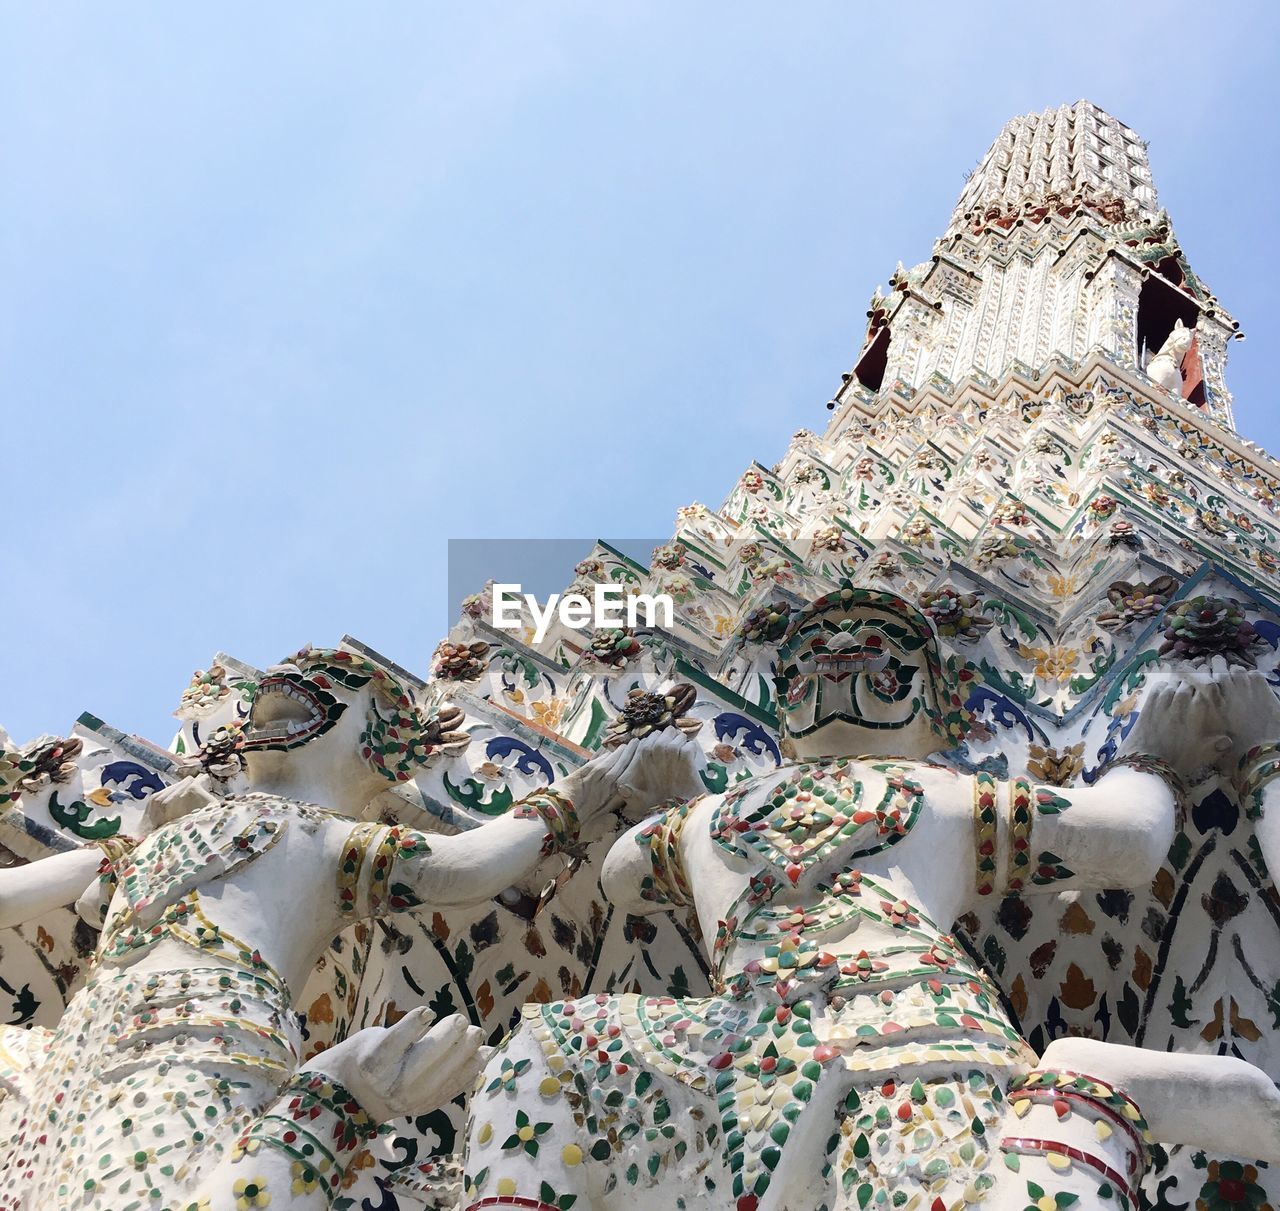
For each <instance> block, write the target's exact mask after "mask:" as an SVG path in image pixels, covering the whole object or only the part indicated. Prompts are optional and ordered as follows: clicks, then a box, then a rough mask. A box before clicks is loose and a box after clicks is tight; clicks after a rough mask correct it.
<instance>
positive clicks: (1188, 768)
mask: <svg viewBox="0 0 1280 1211" xmlns="http://www.w3.org/2000/svg"><path fill="white" fill-rule="evenodd" d="M1156 676H1157V677H1160V676H1162V675H1161V674H1157V675H1156ZM1221 680H1222V677H1221V672H1220V671H1219V670H1213V671H1202V670H1199V669H1195V668H1186V667H1184V668H1182V669H1180V670H1179V672H1178V673H1177V674H1176V675H1175V674H1173V673H1172V672H1168V673H1165V674H1163V679H1162V680H1154V682H1153V684H1151V685H1150V686H1149V688H1148V690H1147V693H1146V696H1145V698H1144V699H1143V702H1142V709H1141V712H1140V713H1139V715H1138V721H1137V723H1135V724H1134V726H1133V729H1132V730H1131V731H1130V732H1129V734H1128V736H1126V737H1125V740H1124V742H1123V744H1121V746H1120V755H1121V756H1128V755H1139V754H1140V755H1144V756H1150V757H1158V758H1160V759H1161V760H1162V761H1167V762H1168V763H1169V765H1171V766H1172V767H1173V768H1174V769H1175V770H1177V771H1178V773H1180V774H1182V775H1183V776H1184V777H1185V776H1190V775H1192V774H1195V773H1196V772H1198V771H1200V770H1202V769H1204V768H1205V767H1206V766H1209V765H1214V764H1216V763H1218V762H1220V761H1221V760H1222V757H1223V753H1224V752H1225V751H1226V750H1228V749H1230V748H1231V741H1230V739H1229V738H1228V737H1227V736H1226V734H1225V729H1226V721H1225V718H1224V706H1223V690H1222V685H1221Z"/></svg>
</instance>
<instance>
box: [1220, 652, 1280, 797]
mask: <svg viewBox="0 0 1280 1211" xmlns="http://www.w3.org/2000/svg"><path fill="white" fill-rule="evenodd" d="M1213 689H1214V693H1215V694H1216V702H1217V705H1218V710H1219V713H1220V725H1221V729H1222V731H1224V732H1226V734H1227V735H1228V737H1230V741H1231V747H1230V753H1229V754H1227V753H1225V752H1224V755H1223V759H1222V765H1223V768H1224V769H1226V770H1227V771H1228V772H1232V771H1234V769H1235V768H1236V766H1237V765H1238V764H1239V762H1240V759H1241V758H1242V757H1243V756H1244V755H1245V753H1247V752H1248V751H1249V750H1250V749H1251V748H1254V747H1255V746H1256V745H1259V744H1275V743H1276V742H1277V741H1280V699H1277V698H1276V694H1275V690H1273V689H1272V688H1271V686H1270V685H1269V684H1268V682H1267V679H1266V677H1265V676H1264V675H1263V674H1262V673H1260V672H1258V670H1257V669H1247V668H1242V667H1240V666H1239V665H1229V666H1228V665H1225V662H1224V667H1223V668H1222V669H1221V670H1220V671H1219V673H1218V676H1217V678H1216V679H1215V682H1214V686H1213Z"/></svg>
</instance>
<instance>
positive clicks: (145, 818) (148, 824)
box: [138, 776, 218, 837]
mask: <svg viewBox="0 0 1280 1211" xmlns="http://www.w3.org/2000/svg"><path fill="white" fill-rule="evenodd" d="M206 781H207V779H205V778H204V777H203V776H201V777H198V778H181V779H179V780H178V781H177V782H175V783H173V784H172V785H171V786H166V787H165V788H164V790H161V791H156V793H155V794H154V795H152V796H151V797H150V798H149V799H148V800H147V806H146V807H145V808H144V809H143V812H142V823H141V825H140V826H139V829H138V831H139V833H140V834H141V835H142V836H144V837H145V836H147V835H148V834H150V833H153V832H155V831H156V829H158V828H163V827H164V826H165V825H166V824H172V823H173V821H174V820H179V819H181V818H182V817H183V816H189V815H190V814H191V813H192V812H194V811H199V809H200V808H202V807H208V806H209V805H210V804H211V803H217V802H218V797H217V795H215V794H214V793H213V792H212V791H211V790H209V788H208V786H207V785H206Z"/></svg>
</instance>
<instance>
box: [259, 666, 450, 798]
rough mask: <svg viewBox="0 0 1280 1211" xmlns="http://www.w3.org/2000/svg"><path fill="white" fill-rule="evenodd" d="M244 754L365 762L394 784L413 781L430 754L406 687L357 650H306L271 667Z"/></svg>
mask: <svg viewBox="0 0 1280 1211" xmlns="http://www.w3.org/2000/svg"><path fill="white" fill-rule="evenodd" d="M244 734H245V740H244V752H245V754H246V757H247V758H249V760H250V762H251V764H252V761H253V756H254V754H259V753H281V754H283V753H290V752H293V751H295V750H302V749H305V750H307V751H308V752H309V753H310V752H314V753H315V754H316V756H317V757H318V756H319V755H320V750H322V749H323V751H324V754H325V756H326V757H327V758H330V759H332V758H340V759H344V760H346V759H350V760H352V761H357V762H363V763H364V764H365V765H366V766H367V767H368V768H369V770H370V771H371V772H373V773H374V774H377V775H379V776H380V777H382V778H385V779H386V780H387V781H388V782H404V781H407V780H408V779H409V778H410V777H411V776H412V773H413V770H414V769H415V768H416V766H417V765H418V764H420V763H421V762H422V761H423V760H424V759H425V758H426V755H427V745H426V738H425V721H424V719H423V716H422V714H421V713H420V711H419V710H418V708H417V707H416V706H415V705H414V703H413V699H412V697H411V696H410V694H409V692H408V691H407V690H406V689H405V687H404V686H403V685H401V683H400V682H399V681H398V680H397V679H396V678H394V677H392V676H391V675H390V674H389V673H388V672H387V671H386V670H385V669H383V668H381V667H379V666H378V665H375V664H373V663H372V662H371V661H368V660H365V659H364V658H363V657H361V656H359V655H356V654H354V653H351V652H346V651H342V650H338V649H329V648H304V649H303V650H302V651H300V652H298V653H297V654H296V655H295V656H292V657H290V658H289V659H288V660H286V661H284V662H283V663H281V664H278V665H275V666H273V667H272V668H270V669H268V670H267V673H266V675H265V676H264V677H263V678H262V680H261V681H260V682H259V684H258V690H257V693H256V695H255V696H254V700H253V705H252V706H251V707H250V710H249V718H248V721H247V724H246V727H245V733H244Z"/></svg>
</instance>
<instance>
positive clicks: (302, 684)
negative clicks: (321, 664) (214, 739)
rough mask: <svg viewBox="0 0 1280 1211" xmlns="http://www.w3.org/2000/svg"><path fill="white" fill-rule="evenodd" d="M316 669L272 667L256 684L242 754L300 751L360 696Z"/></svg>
mask: <svg viewBox="0 0 1280 1211" xmlns="http://www.w3.org/2000/svg"><path fill="white" fill-rule="evenodd" d="M336 689H337V692H335V685H334V682H333V681H332V680H330V679H329V678H328V677H326V676H325V675H324V673H323V672H322V671H321V670H319V669H309V670H308V671H307V672H303V670H302V669H301V668H299V667H298V665H296V664H294V663H292V661H286V662H284V663H282V664H277V665H273V666H272V667H271V668H270V669H268V670H267V673H266V676H265V677H263V679H262V680H261V681H260V682H259V683H258V691H257V693H256V694H255V696H254V699H253V705H252V707H251V708H250V710H249V719H248V722H247V724H246V726H245V730H244V736H245V740H244V748H245V751H246V752H253V751H258V750H263V749H273V750H277V751H284V750H288V749H296V748H302V746H303V745H306V744H310V743H311V742H312V741H314V740H316V739H318V738H319V737H320V736H323V735H325V734H326V733H327V732H329V731H331V730H332V729H333V728H334V727H335V726H336V725H337V723H338V721H339V720H340V719H341V718H342V716H343V714H344V713H345V712H346V710H347V708H348V707H350V706H352V705H353V704H354V703H355V702H356V700H357V699H358V698H359V697H360V696H361V695H360V694H359V693H358V692H353V691H351V690H348V689H346V687H343V686H340V687H336Z"/></svg>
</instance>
